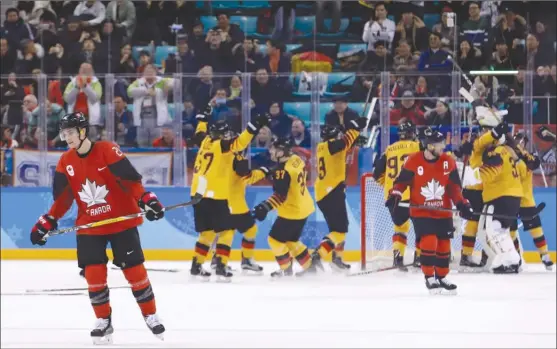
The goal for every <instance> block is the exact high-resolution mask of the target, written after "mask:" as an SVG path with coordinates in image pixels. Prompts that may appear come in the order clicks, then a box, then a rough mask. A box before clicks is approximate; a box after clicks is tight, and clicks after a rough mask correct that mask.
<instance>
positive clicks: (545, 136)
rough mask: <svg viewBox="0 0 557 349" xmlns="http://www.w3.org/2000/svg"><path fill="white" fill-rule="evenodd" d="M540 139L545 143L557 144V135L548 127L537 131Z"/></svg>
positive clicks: (542, 127) (541, 127)
mask: <svg viewBox="0 0 557 349" xmlns="http://www.w3.org/2000/svg"><path fill="white" fill-rule="evenodd" d="M536 134H537V135H538V137H539V138H540V139H541V140H542V141H545V142H555V140H556V139H557V137H556V136H555V133H553V132H551V130H550V129H548V128H547V127H546V126H540V128H539V129H538V130H537V131H536Z"/></svg>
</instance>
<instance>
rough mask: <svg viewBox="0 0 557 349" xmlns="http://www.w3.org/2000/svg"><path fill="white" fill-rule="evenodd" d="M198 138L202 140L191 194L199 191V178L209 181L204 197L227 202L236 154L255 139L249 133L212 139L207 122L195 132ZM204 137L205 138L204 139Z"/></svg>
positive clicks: (201, 124) (198, 125) (196, 160)
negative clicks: (230, 137)
mask: <svg viewBox="0 0 557 349" xmlns="http://www.w3.org/2000/svg"><path fill="white" fill-rule="evenodd" d="M195 133H196V137H199V138H200V139H202V141H201V145H200V146H199V151H198V153H197V157H196V158H195V164H194V167H193V179H192V183H191V193H192V195H194V194H195V193H196V191H197V182H198V180H199V179H198V178H199V176H203V177H205V178H206V179H207V190H206V191H205V194H204V195H203V197H205V198H209V199H215V200H227V199H228V192H229V179H228V178H229V176H230V173H231V172H232V162H233V161H234V153H235V152H240V151H242V150H244V149H245V148H247V146H248V145H249V144H250V143H251V140H252V139H253V135H252V134H251V133H249V132H248V131H244V132H242V133H241V134H240V135H239V136H238V137H235V138H233V139H230V140H223V139H211V137H209V136H206V135H205V134H206V133H207V122H199V123H198V124H197V128H196V130H195ZM202 137H203V138H202Z"/></svg>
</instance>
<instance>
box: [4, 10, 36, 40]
mask: <svg viewBox="0 0 557 349" xmlns="http://www.w3.org/2000/svg"><path fill="white" fill-rule="evenodd" d="M2 37H5V38H6V39H7V40H8V43H9V45H10V47H13V48H14V49H18V48H19V47H20V46H19V45H20V43H21V41H22V40H24V39H29V40H33V39H34V36H33V30H32V29H31V26H29V24H27V23H25V22H24V21H23V19H21V18H19V12H18V11H17V9H16V8H13V7H10V8H8V9H7V10H6V20H5V21H4V28H3V35H2Z"/></svg>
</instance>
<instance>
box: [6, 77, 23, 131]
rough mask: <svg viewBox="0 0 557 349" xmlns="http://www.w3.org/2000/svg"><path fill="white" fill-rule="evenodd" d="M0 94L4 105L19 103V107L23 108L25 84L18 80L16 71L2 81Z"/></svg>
mask: <svg viewBox="0 0 557 349" xmlns="http://www.w3.org/2000/svg"><path fill="white" fill-rule="evenodd" d="M0 90H1V92H0V94H1V95H2V98H1V99H0V101H1V103H2V107H3V108H5V107H8V106H9V105H10V104H12V103H14V104H18V105H19V109H21V101H22V100H23V98H24V97H25V91H24V90H23V86H22V85H20V84H19V82H18V81H17V78H16V75H15V73H10V75H8V79H7V80H6V81H3V82H2V88H1V89H0ZM2 123H4V124H5V123H6V122H2Z"/></svg>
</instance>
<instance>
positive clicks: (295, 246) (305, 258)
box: [286, 241, 311, 270]
mask: <svg viewBox="0 0 557 349" xmlns="http://www.w3.org/2000/svg"><path fill="white" fill-rule="evenodd" d="M286 246H288V249H289V250H290V253H291V254H292V255H293V256H294V258H296V260H297V261H298V263H300V265H301V266H302V268H304V270H305V269H307V268H309V267H310V265H311V257H310V255H309V251H308V248H307V246H306V245H304V244H303V243H301V242H300V241H295V242H294V241H288V242H287V243H286Z"/></svg>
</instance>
